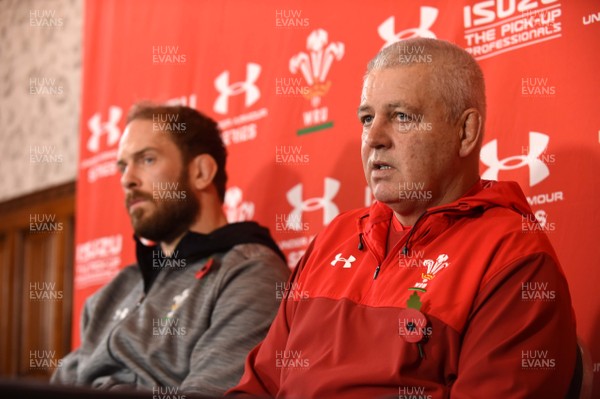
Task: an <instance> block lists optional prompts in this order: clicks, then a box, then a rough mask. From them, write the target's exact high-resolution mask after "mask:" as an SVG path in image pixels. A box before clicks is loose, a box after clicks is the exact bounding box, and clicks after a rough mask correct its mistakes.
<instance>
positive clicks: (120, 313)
mask: <svg viewBox="0 0 600 399" xmlns="http://www.w3.org/2000/svg"><path fill="white" fill-rule="evenodd" d="M128 313H129V309H128V308H123V309H117V310H116V311H115V315H114V316H113V320H123V319H124V318H125V317H126V316H127V314H128Z"/></svg>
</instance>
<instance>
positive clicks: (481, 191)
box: [358, 180, 532, 254]
mask: <svg viewBox="0 0 600 399" xmlns="http://www.w3.org/2000/svg"><path fill="white" fill-rule="evenodd" d="M495 207H502V208H505V209H509V210H511V211H513V212H515V213H517V214H518V215H520V216H525V215H531V214H532V211H531V208H530V207H529V204H528V203H527V199H526V198H525V195H524V194H523V191H522V190H521V187H520V186H519V185H518V184H517V183H516V182H512V181H505V182H498V181H494V180H479V181H478V182H477V183H475V185H473V187H471V189H469V191H467V193H466V194H465V195H463V196H462V197H460V198H459V199H457V200H456V201H454V202H451V203H448V204H444V205H440V206H436V207H432V208H429V209H427V211H425V212H424V213H423V214H422V215H421V216H420V217H419V218H418V219H417V221H416V222H415V224H414V226H412V228H411V229H410V232H409V233H408V237H407V240H406V242H405V245H404V247H403V249H402V251H403V253H405V254H406V253H407V252H408V250H409V249H410V245H411V242H414V241H418V240H421V239H424V238H425V237H428V238H429V239H432V238H433V237H435V236H437V235H438V234H439V233H440V232H441V231H443V230H445V229H447V228H448V227H449V226H450V225H451V224H453V223H454V222H455V221H456V220H457V219H459V218H462V217H477V215H480V214H482V213H483V212H485V211H486V210H488V209H491V208H495ZM392 216H393V211H392V209H391V208H390V207H388V206H387V205H385V204H382V203H380V202H379V201H376V202H375V203H374V204H373V205H371V207H370V208H368V209H367V210H366V212H364V213H363V214H362V215H360V216H359V219H358V229H359V247H360V246H361V243H362V239H363V236H364V237H365V238H366V239H367V240H369V244H370V245H369V246H370V247H371V248H372V249H374V251H375V252H376V253H379V254H384V253H385V245H386V242H387V231H388V229H389V225H390V222H391V218H392Z"/></svg>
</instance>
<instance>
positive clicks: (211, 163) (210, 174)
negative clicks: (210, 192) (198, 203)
mask: <svg viewBox="0 0 600 399" xmlns="http://www.w3.org/2000/svg"><path fill="white" fill-rule="evenodd" d="M189 168H190V170H189V172H190V183H191V185H192V187H194V188H195V189H197V190H204V189H205V188H206V187H208V186H210V184H211V183H212V182H213V179H214V178H215V175H216V174H217V170H218V169H219V167H218V166H217V162H216V161H215V159H214V158H213V157H212V156H210V155H209V154H200V155H197V156H196V157H195V158H194V159H193V160H192V162H190V165H189Z"/></svg>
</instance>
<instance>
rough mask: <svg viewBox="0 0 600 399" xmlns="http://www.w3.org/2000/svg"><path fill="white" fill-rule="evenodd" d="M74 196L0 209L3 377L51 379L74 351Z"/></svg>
mask: <svg viewBox="0 0 600 399" xmlns="http://www.w3.org/2000/svg"><path fill="white" fill-rule="evenodd" d="M74 194H75V187H74V184H73V183H69V184H65V185H62V186H58V187H55V188H52V189H49V190H44V191H43V192H39V193H35V194H31V195H28V196H26V197H23V198H19V199H17V200H12V201H9V202H6V203H3V204H0V220H1V221H2V223H1V225H0V268H1V269H0V290H1V291H0V296H1V298H2V302H1V304H0V311H1V313H0V326H1V328H2V330H1V332H0V334H2V335H1V338H0V376H3V377H26V378H35V379H47V378H48V377H49V376H50V374H51V373H52V371H53V369H54V368H55V367H56V366H57V365H58V360H59V359H60V358H62V357H63V356H64V355H65V354H66V353H68V352H69V350H70V338H71V337H70V332H71V325H70V323H71V309H72V304H73V303H72V285H73V253H74V246H73V243H74Z"/></svg>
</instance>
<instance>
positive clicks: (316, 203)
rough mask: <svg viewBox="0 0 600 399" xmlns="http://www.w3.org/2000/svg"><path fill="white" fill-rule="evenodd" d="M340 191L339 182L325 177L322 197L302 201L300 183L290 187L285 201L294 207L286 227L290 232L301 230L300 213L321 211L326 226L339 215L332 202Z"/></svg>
mask: <svg viewBox="0 0 600 399" xmlns="http://www.w3.org/2000/svg"><path fill="white" fill-rule="evenodd" d="M339 189H340V182H339V181H337V180H335V179H332V178H329V177H326V178H325V181H324V194H323V197H322V198H321V197H315V198H309V199H307V200H304V201H303V200H302V183H299V184H297V185H295V186H294V187H292V189H290V190H289V191H288V192H287V200H288V202H289V203H290V205H292V206H293V207H294V209H293V210H292V212H290V214H289V217H288V219H287V222H286V225H287V228H288V229H290V230H296V231H300V230H302V213H303V212H312V211H316V210H317V209H323V225H328V224H329V222H331V221H332V220H333V218H335V217H336V216H337V215H338V214H339V213H340V210H339V209H338V207H337V205H336V204H335V203H334V202H333V201H332V200H333V198H334V197H335V196H336V194H337V192H338V190H339Z"/></svg>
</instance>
